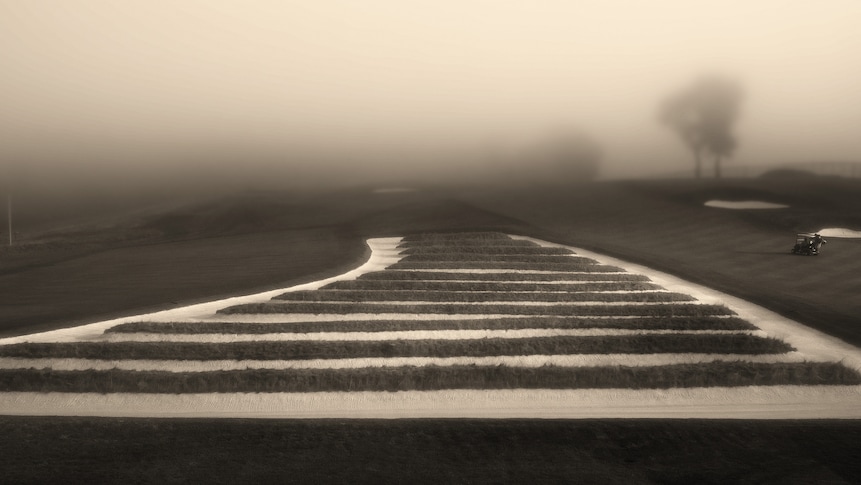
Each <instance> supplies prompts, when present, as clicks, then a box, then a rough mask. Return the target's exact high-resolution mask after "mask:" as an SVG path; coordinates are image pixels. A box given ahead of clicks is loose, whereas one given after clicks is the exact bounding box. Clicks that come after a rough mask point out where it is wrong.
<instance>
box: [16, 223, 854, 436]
mask: <svg viewBox="0 0 861 485" xmlns="http://www.w3.org/2000/svg"><path fill="white" fill-rule="evenodd" d="M524 239H528V238H524ZM399 241H400V239H399V238H387V239H373V240H369V245H370V246H371V248H372V250H373V253H372V255H371V257H370V259H369V261H368V262H367V263H365V264H364V265H362V266H361V267H360V268H357V269H356V270H353V271H351V272H348V273H345V274H344V275H341V276H338V277H334V278H329V279H327V280H323V281H319V282H315V283H309V284H307V285H298V286H295V287H292V288H287V289H283V290H275V291H271V292H266V293H261V294H257V295H249V296H245V297H237V298H230V299H226V300H220V301H217V302H211V303H205V304H201V305H193V306H189V307H184V308H179V309H174V310H169V311H164V312H158V313H154V314H150V315H138V316H133V317H126V318H121V319H116V320H111V321H108V322H102V323H97V324H93V325H87V326H83V327H77V328H74V329H65V330H58V331H53V332H45V333H42V334H35V335H29V336H23V337H15V338H11V339H3V340H0V344H4V343H14V342H23V341H41V342H51V341H75V340H87V339H96V340H98V339H105V338H116V337H113V336H110V337H105V336H104V335H103V334H102V332H103V331H104V330H105V329H107V328H109V327H110V326H113V325H116V324H118V323H124V322H128V321H136V320H153V321H203V320H206V321H210V320H212V321H241V320H243V319H245V318H248V320H245V321H272V322H276V321H302V320H304V319H305V317H307V316H304V315H262V316H261V315H244V316H242V315H219V314H216V313H215V311H216V310H218V309H220V308H223V307H225V306H229V305H236V304H240V303H252V302H261V301H267V300H268V299H269V298H271V297H272V296H275V295H278V294H280V293H283V292H285V291H292V290H310V289H316V288H319V287H320V286H323V285H324V284H327V283H329V282H332V281H337V280H343V279H352V278H355V277H357V276H358V275H360V274H362V273H365V272H370V271H379V270H382V269H383V268H385V267H386V266H388V265H390V264H392V263H394V262H396V261H398V260H399V258H400V255H399V251H398V250H397V249H396V248H395V246H396V245H397V243H398V242H399ZM533 241H535V242H537V243H539V244H540V245H542V246H551V247H552V246H560V245H556V244H551V243H546V242H543V241H537V240H533ZM561 247H564V246H561ZM569 249H574V248H569ZM576 252H577V253H578V254H580V255H585V256H587V257H593V258H595V259H596V260H598V261H599V262H601V263H604V264H612V265H616V266H620V267H624V268H627V269H628V270H630V271H632V272H635V273H640V274H645V275H647V276H649V277H650V278H651V279H652V281H654V282H655V283H657V284H659V285H662V286H663V287H665V288H667V289H668V290H670V291H678V292H682V293H687V294H690V295H692V296H694V297H695V298H697V299H698V300H699V301H700V302H702V303H715V304H725V305H727V306H728V307H730V308H731V309H733V310H734V311H736V312H737V313H738V314H739V316H740V317H741V318H744V319H746V320H748V321H750V322H751V323H752V324H754V325H756V326H757V327H758V328H760V329H761V330H762V332H758V333H760V334H767V335H770V336H774V337H777V338H780V339H782V340H784V341H786V342H788V343H790V344H791V345H793V346H794V347H796V348H797V349H798V351H797V352H791V353H788V354H782V355H779V356H744V357H739V358H738V359H736V356H710V355H696V354H664V355H654V356H651V355H650V356H642V355H636V356H632V355H624V356H618V355H578V356H530V357H511V358H506V357H493V358H489V359H495V360H482V359H484V358H481V359H476V358H473V359H472V363H478V362H487V363H489V362H494V361H495V362H497V363H496V364H492V365H533V366H534V365H545V364H553V365H632V364H629V363H628V362H632V361H636V362H639V364H633V365H663V364H667V363H673V362H676V363H681V362H706V361H713V360H716V359H728V360H750V361H765V362H774V361H791V362H796V361H827V362H834V361H841V362H843V363H844V364H845V365H847V366H849V367H852V368H855V369H861V350H859V349H857V348H855V347H853V346H851V345H848V344H846V343H843V342H841V341H840V340H838V339H835V338H833V337H830V336H827V335H824V334H822V333H820V332H817V331H814V330H812V329H809V328H807V327H804V326H803V325H800V324H798V323H797V322H793V321H790V320H788V319H785V318H783V317H780V316H779V315H776V314H774V313H773V312H770V311H768V310H765V309H763V308H760V307H757V306H755V305H752V304H749V303H747V302H745V301H743V300H740V299H738V298H734V297H731V296H729V295H725V294H722V293H718V292H715V291H713V290H710V289H708V288H705V287H702V286H698V285H694V284H691V283H688V282H686V281H683V280H680V279H678V278H675V277H672V276H669V275H666V274H663V273H659V272H656V271H652V270H650V269H648V268H645V267H642V266H639V265H634V264H630V263H626V262H623V261H620V260H617V259H615V258H609V257H605V256H603V255H599V254H597V253H592V252H589V251H585V250H580V249H576ZM441 271H449V270H441ZM459 272H471V273H479V272H482V271H473V270H461V271H459ZM486 272H500V271H486ZM505 272H518V273H520V271H505ZM524 273H552V272H535V271H527V272H524ZM501 316H502V315H492V316H488V315H470V316H467V317H466V318H494V317H497V318H498V317H501ZM313 317H314V318H317V319H318V320H320V321H333V320H339V319H351V320H352V319H357V318H358V319H392V318H404V319H416V320H420V319H425V320H431V319H433V320H436V319H454V318H463V317H462V316H458V315H410V314H402V315H398V314H387V315H341V316H333V315H316V316H313ZM590 318H591V317H590ZM145 338H147V337H145ZM456 359H461V358H456ZM506 359H508V360H506ZM542 359H544V360H542ZM46 360H50V359H33V360H32V361H27V360H25V359H3V360H2V365H3V366H12V367H11V368H21V367H29V366H34V367H39V366H41V365H45V364H46V362H45V361H46ZM384 361H385V362H384ZM427 362H432V361H431V360H428V361H423V360H422V359H419V358H408V359H404V360H390V359H339V360H327V361H325V362H324V361H304V362H292V361H290V362H288V361H274V362H271V361H267V362H262V361H215V362H206V363H202V362H190V361H183V362H182V363H175V362H169V363H168V366H170V367H169V368H170V369H172V370H174V371H176V370H177V368H178V367H182V366H186V367H187V368H189V369H191V368H194V366H212V365H215V366H222V368H234V367H230V366H236V367H235V368H249V367H254V366H258V365H259V366H263V368H271V367H267V366H280V365H283V366H293V365H299V366H302V365H304V366H311V365H328V366H344V367H355V366H377V365H426V363H427ZM437 362H439V363H440V364H439V365H456V364H455V363H454V362H458V361H457V360H439V359H438V360H437ZM466 362H468V361H466ZM514 362H518V363H517V364H514ZM614 363H615V364H614ZM56 364H57V365H58V366H59V367H63V366H69V368H76V367H75V366H80V367H79V368H91V367H83V366H111V367H108V368H113V367H120V366H123V367H126V366H129V367H132V366H136V365H137V366H144V367H146V366H150V367H149V368H159V367H158V366H163V365H165V364H164V361H116V362H115V361H92V360H82V359H60V361H58V362H56ZM49 365H53V364H49ZM101 368H105V367H101ZM132 368H133V367H132ZM278 368H281V367H278ZM284 368H287V367H284ZM0 410H2V413H3V414H10V415H80V416H127V417H138V416H158V417H255V418H405V417H428V418H432V417H476V418H569V419H571V418H666V417H670V418H756V419H789V418H792V419H800V418H838V419H861V386H762V387H739V388H715V387H712V388H693V389H685V388H673V389H667V390H630V389H585V390H544V389H538V390H494V391H476V390H445V391H430V392H419V391H409V392H353V393H348V392H325V393H324V392H320V393H207V394H123V393H117V394H96V393H17V392H11V393H0Z"/></svg>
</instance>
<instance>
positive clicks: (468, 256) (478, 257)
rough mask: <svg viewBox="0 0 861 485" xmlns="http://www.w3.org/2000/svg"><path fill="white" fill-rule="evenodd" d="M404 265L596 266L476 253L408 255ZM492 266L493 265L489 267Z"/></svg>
mask: <svg viewBox="0 0 861 485" xmlns="http://www.w3.org/2000/svg"><path fill="white" fill-rule="evenodd" d="M401 261H402V262H405V263H407V262H408V263H422V262H432V263H436V262H439V263H449V262H456V261H463V262H465V263H469V264H474V263H480V262H484V261H486V262H489V263H503V262H504V263H537V264H541V265H544V264H562V265H570V264H581V265H588V264H597V261H595V260H594V259H590V258H583V257H579V256H558V255H544V254H478V253H434V254H410V255H407V256H404V258H403V259H401ZM491 266H493V265H491Z"/></svg>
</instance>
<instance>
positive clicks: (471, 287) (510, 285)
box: [321, 280, 663, 292]
mask: <svg viewBox="0 0 861 485" xmlns="http://www.w3.org/2000/svg"><path fill="white" fill-rule="evenodd" d="M321 289H323V290H389V291H391V290H413V291H496V292H500V291H566V292H575V291H647V290H661V289H663V288H662V287H661V286H660V285H656V284H654V283H642V282H636V281H633V282H626V281H621V282H585V283H521V282H487V281H411V280H344V281H336V282H334V283H330V284H328V285H326V286H323V287H322V288H321Z"/></svg>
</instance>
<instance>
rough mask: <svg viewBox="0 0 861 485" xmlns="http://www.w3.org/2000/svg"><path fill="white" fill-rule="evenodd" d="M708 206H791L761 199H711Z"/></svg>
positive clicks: (735, 207) (707, 203)
mask: <svg viewBox="0 0 861 485" xmlns="http://www.w3.org/2000/svg"><path fill="white" fill-rule="evenodd" d="M704 205H705V206H706V207H717V208H719V209H735V210H744V209H786V208H787V207H789V206H788V205H785V204H775V203H772V202H762V201H759V200H741V201H730V200H710V201H708V202H706V203H705V204H704Z"/></svg>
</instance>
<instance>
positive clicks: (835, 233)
mask: <svg viewBox="0 0 861 485" xmlns="http://www.w3.org/2000/svg"><path fill="white" fill-rule="evenodd" d="M816 232H818V233H819V234H820V235H822V236H824V237H840V238H853V239H858V238H861V231H858V230H855V229H847V228H845V227H826V228H824V229H820V230H818V231H816Z"/></svg>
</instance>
